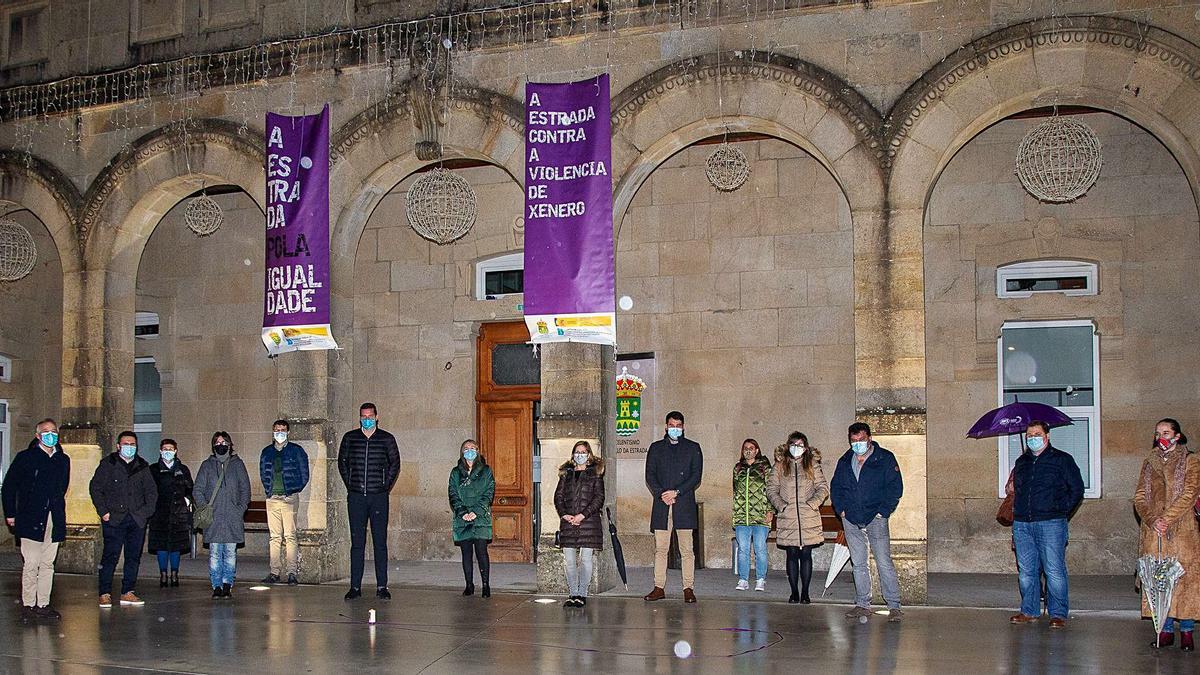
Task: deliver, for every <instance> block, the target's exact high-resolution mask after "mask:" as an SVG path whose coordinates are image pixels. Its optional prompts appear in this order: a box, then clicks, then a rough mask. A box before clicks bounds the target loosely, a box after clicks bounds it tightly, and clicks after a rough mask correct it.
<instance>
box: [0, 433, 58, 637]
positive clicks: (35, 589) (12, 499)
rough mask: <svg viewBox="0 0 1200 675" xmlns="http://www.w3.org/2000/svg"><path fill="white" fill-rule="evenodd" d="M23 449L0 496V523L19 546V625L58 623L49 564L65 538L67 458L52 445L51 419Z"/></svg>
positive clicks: (54, 438)
mask: <svg viewBox="0 0 1200 675" xmlns="http://www.w3.org/2000/svg"><path fill="white" fill-rule="evenodd" d="M34 431H35V436H34V439H33V441H31V442H30V443H29V447H27V448H26V449H24V450H22V451H21V452H19V453H17V456H16V457H14V458H13V460H12V464H10V465H9V467H8V472H7V473H5V474H4V485H3V487H0V497H3V499H4V520H5V523H6V524H7V525H8V526H9V527H10V528H11V529H12V532H13V535H14V536H15V537H16V538H17V540H18V541H19V542H20V545H21V558H22V561H23V564H22V567H21V620H22V621H23V622H25V623H31V622H34V621H47V622H53V621H58V620H60V619H61V618H62V615H61V614H59V613H58V611H57V610H55V609H53V608H51V607H50V591H51V590H52V589H53V587H54V559H55V558H56V557H58V545H59V544H61V543H62V542H63V541H65V540H66V538H67V499H66V498H67V487H68V486H69V485H70V482H71V458H70V457H68V456H67V455H66V453H64V452H63V449H62V446H61V445H59V443H58V424H57V423H56V422H55V421H54V420H52V419H49V418H47V419H44V420H42V421H41V422H38V423H37V426H36V427H35V429H34Z"/></svg>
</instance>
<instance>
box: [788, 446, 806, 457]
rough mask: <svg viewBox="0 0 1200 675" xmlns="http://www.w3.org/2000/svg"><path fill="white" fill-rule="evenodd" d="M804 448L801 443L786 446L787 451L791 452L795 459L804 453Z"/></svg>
mask: <svg viewBox="0 0 1200 675" xmlns="http://www.w3.org/2000/svg"><path fill="white" fill-rule="evenodd" d="M804 450H805V448H804V446H803V445H793V446H792V447H790V448H788V452H789V453H791V455H792V457H795V458H797V459H799V458H800V456H801V455H803V454H804Z"/></svg>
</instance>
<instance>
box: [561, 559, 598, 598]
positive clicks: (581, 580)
mask: <svg viewBox="0 0 1200 675" xmlns="http://www.w3.org/2000/svg"><path fill="white" fill-rule="evenodd" d="M595 554H596V549H594V548H564V549H563V560H564V561H565V562H566V566H567V595H569V596H571V597H580V598H586V597H587V593H588V585H589V584H591V583H592V558H593V556H595Z"/></svg>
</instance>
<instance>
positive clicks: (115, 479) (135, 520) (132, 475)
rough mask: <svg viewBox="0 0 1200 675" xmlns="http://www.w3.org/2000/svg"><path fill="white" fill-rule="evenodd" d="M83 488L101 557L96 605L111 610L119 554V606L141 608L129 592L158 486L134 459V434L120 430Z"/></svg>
mask: <svg viewBox="0 0 1200 675" xmlns="http://www.w3.org/2000/svg"><path fill="white" fill-rule="evenodd" d="M88 488H89V491H90V492H91V496H92V505H93V506H95V507H96V514H97V515H99V516H100V531H101V533H102V534H103V536H104V552H103V553H102V554H101V556H100V606H101V607H103V608H106V609H107V608H109V607H112V582H113V574H114V573H115V572H116V568H117V559H119V558H120V557H121V555H122V551H124V556H125V568H124V569H123V570H122V572H121V604H122V605H135V606H136V605H144V604H146V603H145V602H144V601H143V600H142V599H141V598H139V597H138V596H137V594H136V593H134V588H135V587H136V586H137V575H138V568H139V567H140V566H141V563H142V545H143V544H144V543H145V541H146V521H147V520H149V519H150V516H152V515H154V509H155V508H156V507H157V506H158V485H157V484H155V482H154V475H153V474H152V473H151V471H150V464H149V463H148V462H147V461H146V460H144V459H142V458H141V457H138V449H137V434H135V433H133V432H132V431H122V432H121V433H120V434H118V435H117V449H116V450H115V451H114V452H112V453H111V454H109V455H108V456H106V457H105V458H104V459H102V460H100V464H99V465H98V466H97V467H96V473H95V474H93V475H92V482H91V483H90V484H89V486H88Z"/></svg>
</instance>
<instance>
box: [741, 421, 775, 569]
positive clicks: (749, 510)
mask: <svg viewBox="0 0 1200 675" xmlns="http://www.w3.org/2000/svg"><path fill="white" fill-rule="evenodd" d="M770 477H771V463H770V462H769V461H767V458H766V457H764V456H763V454H762V450H761V449H760V448H759V447H758V441H756V440H754V439H753V438H747V439H746V440H744V441H742V454H741V457H739V458H738V462H737V464H735V465H734V466H733V532H734V534H735V535H736V536H737V544H738V554H737V571H738V577H739V578H738V582H737V590H739V591H744V590H746V589H747V588H750V545H751V542H753V544H754V566H755V567H756V568H757V570H756V571H757V572H758V576H757V577H755V578H756V579H758V581H757V582H755V584H754V590H756V591H765V590H767V535H768V534H770V532H771V503H770V502H769V501H768V500H767V481H768V480H769V479H770Z"/></svg>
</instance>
